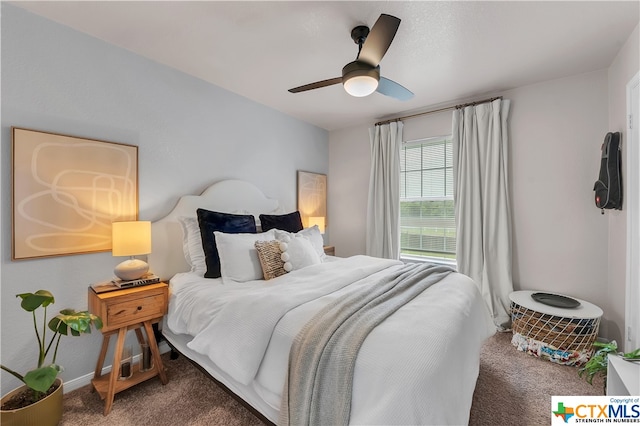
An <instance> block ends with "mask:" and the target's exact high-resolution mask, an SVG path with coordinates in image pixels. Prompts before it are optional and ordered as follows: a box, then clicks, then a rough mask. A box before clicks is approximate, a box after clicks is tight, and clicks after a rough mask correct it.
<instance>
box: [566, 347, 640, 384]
mask: <svg viewBox="0 0 640 426" xmlns="http://www.w3.org/2000/svg"><path fill="white" fill-rule="evenodd" d="M593 346H594V347H596V348H600V349H598V350H597V351H596V352H595V353H594V354H593V356H592V357H591V358H590V359H589V361H587V362H586V363H585V364H584V365H583V366H582V367H581V368H580V369H579V370H578V376H580V377H582V376H585V380H586V381H587V382H588V383H589V384H590V385H593V378H594V377H595V376H597V375H600V376H602V378H603V381H604V385H603V394H606V393H607V368H608V365H609V362H608V361H609V359H608V358H609V354H611V353H613V354H618V355H620V356H622V357H623V358H626V359H633V360H636V359H640V348H638V349H636V350H635V351H631V352H627V353H622V352H618V344H617V343H616V341H615V340H612V341H611V342H609V343H601V342H594V343H593Z"/></svg>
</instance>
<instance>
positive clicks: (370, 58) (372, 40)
mask: <svg viewBox="0 0 640 426" xmlns="http://www.w3.org/2000/svg"><path fill="white" fill-rule="evenodd" d="M399 26H400V19H399V18H396V17H395V16H391V15H385V14H384V13H383V14H382V15H380V17H379V18H378V20H377V21H376V23H375V24H374V25H373V28H371V31H370V32H369V35H368V36H367V39H366V40H365V41H364V44H363V45H362V50H361V51H360V54H359V55H358V60H359V61H363V62H366V63H368V64H369V65H371V66H373V67H375V66H377V65H378V64H379V63H380V61H381V60H382V57H383V56H384V54H385V53H387V49H389V46H391V42H392V41H393V37H395V35H396V32H397V31H398V27H399Z"/></svg>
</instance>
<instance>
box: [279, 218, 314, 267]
mask: <svg viewBox="0 0 640 426" xmlns="http://www.w3.org/2000/svg"><path fill="white" fill-rule="evenodd" d="M285 235H288V236H289V238H294V237H295V236H296V235H303V236H305V237H307V238H308V239H309V241H310V242H311V245H312V246H313V249H314V250H315V251H316V253H317V254H318V257H319V258H320V261H321V262H323V261H324V260H325V259H326V258H327V255H326V254H325V252H324V240H323V239H322V234H321V233H320V229H319V228H318V225H313V226H312V227H311V228H305V229H303V230H302V231H300V232H298V233H293V232H287V231H282V230H280V229H276V238H277V239H278V240H281V241H282V239H283V237H284V236H285Z"/></svg>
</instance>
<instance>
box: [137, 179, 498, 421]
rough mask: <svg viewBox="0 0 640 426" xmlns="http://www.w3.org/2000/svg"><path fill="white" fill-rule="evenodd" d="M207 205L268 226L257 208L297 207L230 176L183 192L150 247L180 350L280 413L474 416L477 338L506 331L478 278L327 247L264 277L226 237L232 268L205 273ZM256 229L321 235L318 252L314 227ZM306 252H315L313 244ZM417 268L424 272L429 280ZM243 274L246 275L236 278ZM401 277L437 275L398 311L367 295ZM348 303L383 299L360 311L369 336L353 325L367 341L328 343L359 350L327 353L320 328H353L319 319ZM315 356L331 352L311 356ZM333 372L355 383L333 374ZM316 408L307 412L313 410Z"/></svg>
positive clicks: (268, 211)
mask: <svg viewBox="0 0 640 426" xmlns="http://www.w3.org/2000/svg"><path fill="white" fill-rule="evenodd" d="M198 209H201V210H204V211H212V212H223V213H229V214H232V215H244V216H249V217H251V216H252V217H254V218H255V221H256V226H257V231H260V226H261V223H260V221H259V220H258V218H259V217H260V215H266V216H263V217H264V220H265V221H266V219H267V218H268V217H281V216H283V217H284V216H287V212H285V211H284V210H283V209H282V207H281V206H280V205H279V203H278V201H277V200H273V199H269V198H267V197H266V196H264V195H263V193H262V192H261V191H260V190H259V189H258V188H257V187H255V186H254V185H253V184H251V183H248V182H244V181H239V180H226V181H221V182H218V183H216V184H214V185H212V186H211V187H209V188H208V189H207V190H206V191H205V192H204V193H203V194H202V195H200V196H193V195H188V196H184V197H182V198H181V199H180V200H179V202H178V203H177V205H176V207H175V208H174V209H173V210H172V211H171V212H170V213H169V214H168V215H167V216H166V217H164V218H162V219H160V220H158V221H156V222H154V223H153V224H152V244H153V248H152V254H150V255H149V259H148V261H149V264H150V266H151V269H152V271H153V272H154V273H156V274H157V275H158V276H160V277H161V278H163V279H165V280H169V282H170V299H169V312H168V315H167V316H166V317H165V320H164V323H163V325H162V333H163V335H164V337H165V338H166V340H167V341H168V343H169V344H170V346H171V347H172V348H174V349H175V350H176V351H177V352H179V353H181V354H182V355H184V356H186V357H187V358H189V359H190V360H191V361H192V362H194V363H196V364H197V365H198V366H200V367H201V368H202V369H203V370H204V371H206V372H207V373H208V374H209V375H210V376H211V377H212V378H213V379H215V380H216V381H217V382H219V383H220V384H221V385H223V387H225V388H226V389H227V390H228V391H230V392H232V393H233V394H234V395H235V396H236V397H238V398H239V399H240V400H241V401H243V402H244V403H245V404H246V405H248V406H249V407H251V408H252V409H253V410H254V411H255V412H256V413H257V414H258V415H259V416H260V417H261V418H262V419H263V420H265V421H267V422H271V423H278V424H283V423H291V424H299V423H310V424H328V423H334V422H339V423H340V422H343V423H349V424H467V423H468V420H469V411H470V408H471V401H472V397H473V391H474V389H475V383H476V380H477V376H478V371H479V354H480V347H481V345H482V343H483V341H484V340H485V339H486V338H488V337H489V336H490V335H492V334H493V333H494V331H495V327H494V325H493V323H492V321H491V318H490V316H489V313H488V310H487V308H486V306H485V304H484V302H483V300H482V297H481V295H480V293H479V291H478V289H477V286H476V284H475V283H474V282H473V281H472V280H471V279H469V278H468V277H466V276H464V275H461V274H458V273H456V272H450V271H447V270H446V268H441V267H435V266H434V267H431V266H426V267H420V271H418V272H416V271H415V270H416V268H414V267H412V266H407V265H404V264H402V263H401V262H399V261H392V260H386V259H377V258H372V257H368V256H353V257H350V258H336V257H333V256H321V254H320V253H318V258H320V261H319V262H318V261H317V260H314V261H313V262H311V263H310V264H306V265H303V266H304V267H297V266H296V267H295V268H294V269H293V270H291V271H290V272H288V273H281V274H280V275H278V276H276V277H274V278H273V279H269V280H265V279H264V277H262V276H261V277H259V278H256V275H255V271H254V272H251V273H253V275H251V273H248V272H247V271H253V269H255V268H256V265H255V261H254V262H253V264H250V263H251V262H249V261H248V258H247V259H245V258H244V257H243V255H242V253H244V252H239V251H228V250H229V249H228V246H219V247H218V248H219V251H220V262H221V263H222V276H221V277H219V278H204V277H203V270H202V257H201V254H200V255H199V254H198V250H202V248H199V247H197V241H195V240H194V235H197V230H196V229H194V228H196V227H197V225H194V223H197V221H196V219H200V216H199V215H200V212H198V214H197V215H196V211H197V210H198ZM196 216H198V217H197V218H196ZM189 226H191V229H189ZM203 226H204V225H203ZM240 234H241V235H234V236H233V237H232V238H233V241H234V244H235V241H240V240H242V241H243V242H242V244H238V247H240V246H242V247H244V248H246V246H247V243H246V241H245V240H247V239H251V238H252V237H247V236H245V235H247V234H246V233H240ZM263 234H264V236H263ZM256 235H260V238H261V239H262V241H265V242H268V243H269V244H271V243H272V242H273V241H278V240H280V242H282V241H283V240H284V241H286V242H287V245H288V246H289V247H294V246H295V244H298V240H300V244H302V243H304V244H305V246H304V247H305V249H306V248H307V246H306V244H311V245H312V246H314V247H313V249H315V250H316V251H317V244H318V242H317V239H316V240H314V238H317V235H315V234H313V229H311V228H310V229H306V230H302V231H299V232H291V231H288V232H284V231H282V232H281V231H279V230H273V229H271V230H269V231H267V232H260V233H258V234H256ZM302 235H304V236H302ZM274 236H275V238H274ZM189 237H190V238H191V240H190V239H189ZM216 237H219V238H218V241H219V242H224V241H225V240H224V238H231V236H229V235H227V234H224V235H220V233H216ZM257 238H258V237H256V239H257ZM252 243H253V241H252ZM225 244H227V243H225ZM320 244H322V243H321V240H320ZM265 245H267V244H266V243H265ZM204 246H205V247H206V243H205V244H204ZM234 247H235V246H234ZM280 247H283V246H282V244H280ZM285 247H286V245H285ZM320 249H321V246H320ZM205 250H206V249H205ZM245 251H246V250H245ZM285 251H286V250H285ZM223 253H226V254H225V256H223ZM229 253H241V254H240V255H235V256H230V254H229ZM289 253H291V254H292V259H291V261H292V262H293V260H294V257H295V256H294V254H295V253H296V252H295V251H293V250H292V249H291V248H289ZM305 253H307V254H309V256H312V253H311V254H310V253H309V250H307V251H306V252H305ZM198 256H200V257H198ZM195 257H198V259H194V258H195ZM230 258H232V260H229V259H230ZM314 259H315V258H314ZM207 260H209V259H208V257H207ZM283 262H284V258H283ZM194 263H197V264H199V265H200V267H196V266H194ZM284 263H286V262H284ZM207 266H208V265H207ZM259 266H262V267H263V268H264V265H262V264H259ZM427 269H429V270H428V271H427ZM208 271H209V269H207V272H205V273H204V274H205V275H206V273H208ZM264 271H266V269H264ZM233 273H235V274H236V275H233ZM247 274H248V275H247ZM418 274H425V275H424V278H423V275H418ZM239 275H243V278H242V279H240V278H237V276H239ZM229 277H232V278H233V279H230V278H229ZM398 277H405V278H403V279H404V280H405V281H406V280H407V279H408V278H406V277H410V278H411V279H412V280H414V281H415V282H419V283H427V281H428V283H427V284H421V285H424V286H425V287H424V289H420V290H419V291H418V290H409V289H415V288H416V286H414V285H413V284H412V285H406V286H405V287H406V290H403V291H414V292H415V294H414V295H411V296H404V295H403V296H400V297H401V298H402V297H405V298H406V301H405V302H402V304H398V305H397V306H396V307H394V308H393V310H391V311H390V312H391V313H388V312H387V313H384V314H381V312H382V309H381V308H378V307H377V306H378V305H377V302H375V303H371V302H366V303H365V302H363V301H362V300H363V298H366V297H370V298H371V300H374V299H373V298H374V297H378V296H376V295H375V293H376V291H378V292H379V293H380V297H382V296H384V297H387V295H388V294H390V293H391V290H389V291H387V290H386V289H385V290H376V289H382V288H383V286H389V287H388V288H389V289H392V288H393V289H395V288H397V287H398V286H397V285H396V282H399V280H400V278H398ZM236 278H237V280H236ZM403 282H404V281H403ZM393 291H396V290H393ZM394 297H395V296H394ZM387 298H389V299H391V297H387ZM396 299H397V298H396ZM396 299H393V300H396ZM375 300H378V299H375ZM347 302H348V303H351V304H354V303H355V304H360V305H362V306H361V307H368V308H370V306H372V305H375V306H376V308H375V309H377V311H376V312H377V313H372V314H369V313H367V314H366V315H365V314H361V312H362V311H361V310H358V311H357V312H358V313H357V314H356V315H355V318H356V319H355V320H354V321H356V324H363V323H362V320H363V318H370V322H372V323H373V324H372V325H369V327H370V330H368V331H366V332H364V331H362V330H363V328H359V327H361V326H360V325H357V326H356V327H351V329H353V328H355V329H356V331H355V332H354V333H355V334H360V335H362V336H361V337H359V339H360V341H359V343H358V345H357V349H354V350H351V349H350V350H349V351H345V350H343V349H341V348H340V347H339V346H340V345H339V344H337V343H331V344H332V345H333V350H334V351H337V352H339V353H343V352H353V354H352V360H351V361H342V360H337V359H334V358H327V357H328V355H327V353H328V352H329V351H328V350H327V349H325V346H322V350H318V349H317V348H315V349H314V345H317V344H318V343H317V342H318V341H319V339H324V337H317V336H319V335H322V334H323V333H324V334H327V335H330V336H328V337H327V339H328V340H331V342H334V340H333V339H334V338H335V336H336V335H338V334H340V333H342V330H347V327H346V326H345V325H343V324H339V325H337V326H336V329H335V330H338V331H340V333H338V332H334V331H326V330H328V329H326V328H325V326H324V325H322V324H323V323H321V322H320V320H321V319H322V320H324V318H328V317H331V318H328V320H329V321H333V322H335V319H333V316H335V314H332V312H334V313H335V312H338V313H339V315H343V313H344V312H347V311H349V310H350V309H352V308H351V307H348V308H345V307H344V306H343V304H344V303H347ZM393 303H396V302H393ZM349 306H352V305H349ZM361 307H358V308H353V309H361ZM385 309H386V308H385ZM354 312H356V311H355V310H354ZM322 315H324V317H321V316H322ZM375 315H378V317H379V318H382V319H379V320H378V319H377V318H378V317H375ZM380 315H383V316H382V317H380ZM352 318H353V317H352ZM371 318H376V319H375V320H371ZM349 320H351V318H350V319H349ZM317 328H320V330H316V329H317ZM304 332H306V334H304ZM344 334H353V333H352V332H345V333H344ZM328 340H327V341H328ZM309 342H311V343H309ZM325 343H326V342H324V341H323V344H325ZM336 347H337V349H336ZM292 348H293V349H292ZM305 351H306V352H305ZM317 352H320V354H316V353H317ZM290 354H291V359H290ZM309 354H311V355H309ZM309 357H311V358H314V357H316V358H318V359H320V357H322V360H321V362H317V363H316V364H313V363H312V364H311V366H309V365H308V362H307V358H309ZM302 361H304V362H302ZM305 362H307V363H306V364H305ZM345 366H346V367H345ZM340 368H346V369H347V370H344V371H348V372H349V374H343V373H342V371H343V370H340ZM309 372H313V373H309ZM315 376H318V377H317V379H316V380H317V381H316V382H312V383H311V384H310V385H309V384H308V383H307V382H309V378H310V377H315ZM334 376H339V377H338V379H340V380H342V381H344V383H342V384H335V380H336V377H334ZM347 376H348V378H346V377H347ZM323 380H324V381H323ZM302 385H305V386H307V388H302V387H301V386H302ZM313 392H316V393H313ZM349 394H350V395H351V396H350V397H349ZM283 395H284V397H283ZM318 396H321V397H322V398H319V397H318ZM318 399H323V400H324V401H323V402H322V403H324V404H325V406H324V408H322V407H321V408H318V407H315V408H314V407H313V403H311V404H310V406H311V408H309V407H306V405H305V404H307V403H308V402H309V401H311V400H313V401H315V400H318ZM343 403H344V404H343ZM340 404H343V405H344V406H341V408H340V409H341V410H342V411H343V412H346V417H344V415H345V414H344V413H331V414H329V413H328V411H339V410H338V409H335V410H334V408H333V407H334V406H338V405H340ZM316 405H317V404H316ZM303 406H304V407H306V408H301V407H303ZM283 407H284V408H283ZM327 407H329V408H327ZM305 410H307V411H305ZM309 410H310V411H309ZM314 410H315V411H314ZM301 413H302V414H301ZM309 413H311V414H310V417H305V416H307V415H308V414H309ZM301 416H302V417H301ZM314 416H315V417H314ZM332 416H338V417H332ZM340 416H342V417H340ZM338 418H341V419H343V420H339V421H338V420H336V419H338ZM300 419H306V420H300ZM309 419H311V420H309ZM329 419H331V420H329ZM344 419H346V421H345V420H344Z"/></svg>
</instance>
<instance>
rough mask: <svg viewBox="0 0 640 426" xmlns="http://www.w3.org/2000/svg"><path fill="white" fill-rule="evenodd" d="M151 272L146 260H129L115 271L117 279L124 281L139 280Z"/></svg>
mask: <svg viewBox="0 0 640 426" xmlns="http://www.w3.org/2000/svg"><path fill="white" fill-rule="evenodd" d="M148 271H149V265H148V264H147V262H145V261H144V260H140V259H127V260H125V261H124V262H122V263H120V264H119V265H118V266H116V268H115V269H114V270H113V273H114V274H116V277H118V278H120V279H121V280H124V281H130V280H137V279H138V278H140V277H142V276H143V275H144V274H146V273H147V272H148Z"/></svg>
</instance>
